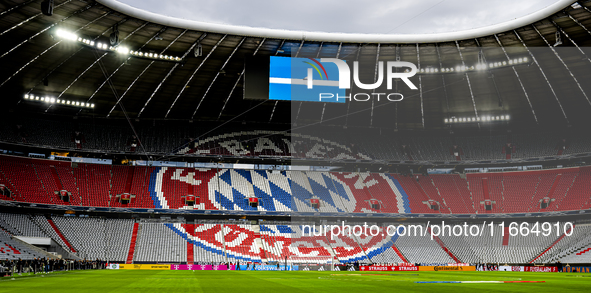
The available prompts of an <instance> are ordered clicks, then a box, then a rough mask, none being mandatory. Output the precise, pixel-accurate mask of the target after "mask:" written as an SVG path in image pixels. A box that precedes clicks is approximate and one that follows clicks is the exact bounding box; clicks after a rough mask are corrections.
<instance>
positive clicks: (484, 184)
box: [482, 178, 492, 214]
mask: <svg viewBox="0 0 591 293" xmlns="http://www.w3.org/2000/svg"><path fill="white" fill-rule="evenodd" d="M482 194H483V195H484V200H490V194H489V193H488V178H482ZM486 213H487V214H491V213H492V210H487V211H486Z"/></svg>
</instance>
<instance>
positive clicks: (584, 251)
mask: <svg viewBox="0 0 591 293" xmlns="http://www.w3.org/2000/svg"><path fill="white" fill-rule="evenodd" d="M588 251H591V247H589V248H587V249H585V250H583V251H579V252H577V253H576V254H577V255H582V254H583V253H587V252H588Z"/></svg>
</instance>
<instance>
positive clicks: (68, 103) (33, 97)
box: [24, 94, 94, 108]
mask: <svg viewBox="0 0 591 293" xmlns="http://www.w3.org/2000/svg"><path fill="white" fill-rule="evenodd" d="M24 99H25V100H27V101H36V102H37V101H38V102H45V103H47V104H60V105H65V106H73V107H79V108H94V104H92V103H86V102H80V101H71V100H64V99H56V98H53V97H47V96H36V95H30V94H25V96H24Z"/></svg>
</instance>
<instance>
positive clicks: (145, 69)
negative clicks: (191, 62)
mask: <svg viewBox="0 0 591 293" xmlns="http://www.w3.org/2000/svg"><path fill="white" fill-rule="evenodd" d="M165 30H166V27H165V28H162V29H161V30H160V31H159V32H158V33H156V34H155V35H154V36H152V39H151V40H150V41H152V40H153V39H154V38H156V37H157V36H159V35H160V34H161V33H163V32H164V31H165ZM186 32H187V30H184V31H183V32H181V33H180V34H179V35H178V36H177V37H176V38H175V39H174V40H173V41H172V42H170V43H169V44H168V46H166V48H164V50H162V51H160V54H159V55H162V54H164V52H166V50H168V49H169V48H170V46H172V45H173V44H174V43H176V41H177V40H178V39H179V38H180V37H182V36H183V35H184V34H185V33H186ZM154 62H156V60H152V61H151V62H150V63H149V64H148V66H146V67H145V68H144V70H143V71H142V72H141V73H140V74H139V75H138V76H137V77H136V78H135V79H134V80H133V82H132V83H131V84H129V86H128V87H127V89H126V90H125V92H123V94H122V95H121V97H119V100H117V103H115V105H113V108H111V111H109V114H107V117H109V116H111V113H113V110H115V107H117V105H119V103H120V102H121V100H123V97H125V95H126V94H127V93H128V92H129V90H130V89H131V88H132V87H133V86H134V85H135V83H136V82H137V81H138V79H140V77H142V75H144V73H146V71H148V69H149V68H150V67H151V66H152V65H153V64H154Z"/></svg>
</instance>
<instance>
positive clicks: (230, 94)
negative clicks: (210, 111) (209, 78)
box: [218, 39, 267, 120]
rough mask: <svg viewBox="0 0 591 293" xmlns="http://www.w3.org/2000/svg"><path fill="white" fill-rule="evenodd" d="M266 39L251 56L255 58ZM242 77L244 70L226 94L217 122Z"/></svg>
mask: <svg viewBox="0 0 591 293" xmlns="http://www.w3.org/2000/svg"><path fill="white" fill-rule="evenodd" d="M266 40H267V39H262V40H261V41H260V42H259V45H258V46H257V48H256V49H255V50H254V53H252V56H255V55H256V54H257V53H258V52H259V49H260V48H261V46H262V45H263V43H264V42H265V41H266ZM243 75H244V69H242V72H240V74H239V76H238V79H236V82H235V83H234V86H233V87H232V90H230V93H229V94H228V97H227V98H226V100H225V101H224V106H222V109H221V110H220V114H219V115H218V120H220V117H222V112H224V109H225V108H226V105H227V104H228V101H229V100H230V97H231V96H232V94H233V93H234V90H235V89H236V87H237V86H238V83H239V82H240V80H241V79H242V76H243Z"/></svg>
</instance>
